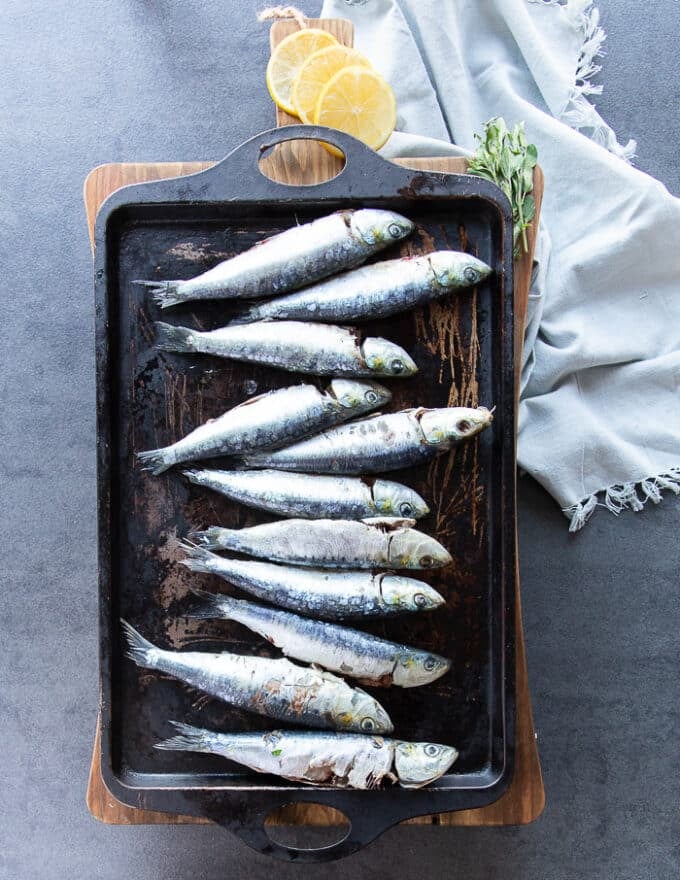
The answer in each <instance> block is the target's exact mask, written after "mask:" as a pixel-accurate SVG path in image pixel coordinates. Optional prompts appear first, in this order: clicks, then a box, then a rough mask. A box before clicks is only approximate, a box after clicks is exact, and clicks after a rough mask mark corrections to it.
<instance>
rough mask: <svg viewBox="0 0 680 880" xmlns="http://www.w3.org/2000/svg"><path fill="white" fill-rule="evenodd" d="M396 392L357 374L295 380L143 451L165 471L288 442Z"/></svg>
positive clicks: (145, 460) (143, 457)
mask: <svg viewBox="0 0 680 880" xmlns="http://www.w3.org/2000/svg"><path fill="white" fill-rule="evenodd" d="M391 396H392V395H391V394H390V392H389V391H388V390H387V389H386V388H383V387H382V385H378V384H377V383H376V382H355V381H353V380H352V379H334V380H333V381H332V382H331V383H330V385H329V386H328V388H327V389H326V390H325V391H319V389H318V388H315V387H314V385H291V386H290V387H289V388H279V389H278V390H276V391H270V392H269V393H268V394H261V395H259V396H258V397H252V398H251V399H250V400H246V401H245V402H244V403H240V404H239V405H238V406H235V407H234V408H233V409H230V410H228V411H227V412H226V413H224V414H223V415H221V416H220V417H219V418H217V419H211V420H210V421H209V422H206V424H205V425H201V426H200V427H198V428H196V429H195V430H194V431H192V432H191V433H190V434H187V436H186V437H183V438H182V439H181V440H178V441H177V442H176V443H173V444H172V445H171V446H165V447H163V448H162V449H152V450H150V451H148V452H140V453H138V456H137V457H138V458H139V459H140V460H141V461H142V462H143V463H144V464H145V465H146V466H147V470H150V471H151V472H152V473H154V474H160V473H162V472H163V471H166V470H167V469H168V468H170V467H172V466H173V465H174V464H178V463H179V462H182V461H194V460H196V459H201V458H211V457H212V456H216V455H232V456H233V455H239V454H243V453H244V452H248V451H250V450H254V449H262V448H265V449H266V448H271V447H276V446H282V445H284V444H285V443H289V442H291V441H292V440H295V439H299V438H300V437H306V436H308V435H309V434H313V433H314V432H316V431H320V430H322V429H323V428H327V427H329V426H330V425H337V424H338V423H339V422H344V421H345V420H346V419H351V418H353V417H354V416H357V415H359V414H361V413H366V412H370V410H372V409H376V408H377V407H379V406H382V404H383V403H385V402H386V401H388V400H389V399H390V397H391Z"/></svg>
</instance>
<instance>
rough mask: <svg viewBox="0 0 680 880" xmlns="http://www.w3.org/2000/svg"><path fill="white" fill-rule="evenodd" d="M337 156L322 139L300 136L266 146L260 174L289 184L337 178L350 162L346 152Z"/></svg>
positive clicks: (339, 152) (262, 155) (308, 184)
mask: <svg viewBox="0 0 680 880" xmlns="http://www.w3.org/2000/svg"><path fill="white" fill-rule="evenodd" d="M333 149H334V150H336V152H337V153H338V155H337V156H335V155H332V154H331V153H329V151H328V150H327V149H325V148H324V147H322V146H321V141H313V140H308V139H307V138H297V139H296V140H290V141H284V142H283V143H282V144H276V146H273V147H265V148H263V149H262V151H261V154H260V158H259V159H258V162H257V166H258V168H259V170H260V174H263V175H264V176H265V177H267V178H269V180H273V181H274V182H275V183H283V184H285V185H286V186H315V185H318V184H321V183H327V182H328V181H329V180H333V178H334V177H337V176H338V174H340V173H341V171H342V170H343V168H344V167H345V164H346V159H345V155H344V153H342V151H340V150H339V149H338V148H337V147H333Z"/></svg>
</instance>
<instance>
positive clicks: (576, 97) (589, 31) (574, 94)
mask: <svg viewBox="0 0 680 880" xmlns="http://www.w3.org/2000/svg"><path fill="white" fill-rule="evenodd" d="M529 2H530V3H542V4H543V5H544V6H560V7H561V8H562V9H563V10H564V12H565V15H566V16H567V18H568V19H569V21H570V22H571V24H572V25H573V27H574V29H575V30H576V31H577V32H578V33H580V34H581V37H582V43H581V51H580V53H579V58H578V61H577V64H576V70H575V71H574V83H573V85H572V87H571V92H570V93H569V98H568V100H567V103H566V105H565V107H564V109H563V110H562V112H561V114H560V116H559V119H560V121H561V122H564V123H566V124H567V125H568V126H570V127H571V128H574V129H576V130H577V131H581V130H582V129H585V131H583V132H582V133H583V134H586V135H587V136H588V137H589V138H590V139H591V140H593V141H595V143H597V144H599V145H600V146H602V147H604V148H605V149H606V150H609V152H610V153H613V154H614V155H615V156H618V157H619V158H620V159H623V160H624V161H626V162H631V161H632V159H633V158H634V157H635V150H636V149H637V144H636V143H635V141H634V140H629V141H628V143H627V144H620V143H619V141H618V139H617V137H616V133H615V132H614V130H613V129H612V128H610V127H609V126H608V125H607V123H606V122H605V121H604V120H603V119H602V117H601V116H600V114H599V113H598V112H597V110H596V109H595V105H594V104H591V103H590V101H589V100H588V98H589V96H590V95H600V94H602V86H601V85H595V84H594V83H593V82H592V78H593V77H594V76H595V75H596V74H598V73H599V72H600V70H602V65H601V64H597V62H596V60H595V59H596V58H599V57H601V56H602V55H604V51H603V49H602V44H603V43H604V41H605V40H606V39H607V35H606V33H605V31H604V28H603V27H602V26H601V25H600V10H599V9H598V8H597V7H596V6H594V5H593V3H594V0H529Z"/></svg>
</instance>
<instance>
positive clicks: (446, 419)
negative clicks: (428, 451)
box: [420, 406, 493, 447]
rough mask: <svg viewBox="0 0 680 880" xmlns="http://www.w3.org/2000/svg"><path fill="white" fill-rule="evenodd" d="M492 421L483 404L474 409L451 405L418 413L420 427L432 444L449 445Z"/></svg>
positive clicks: (469, 435) (472, 435)
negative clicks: (446, 407)
mask: <svg viewBox="0 0 680 880" xmlns="http://www.w3.org/2000/svg"><path fill="white" fill-rule="evenodd" d="M492 421H493V413H492V412H491V410H488V409H487V408H486V407H485V406H478V407H477V408H476V409H473V408H472V407H467V406H452V407H449V408H448V409H429V410H426V411H425V412H424V413H422V414H421V415H420V429H421V431H422V432H423V436H424V437H425V440H426V441H427V442H428V443H429V444H431V445H432V446H439V445H443V446H447V447H448V446H451V445H452V444H454V443H460V442H461V441H463V440H467V439H468V438H469V437H474V435H475V434H479V432H480V431H483V430H484V428H488V426H489V425H490V424H491V422H492Z"/></svg>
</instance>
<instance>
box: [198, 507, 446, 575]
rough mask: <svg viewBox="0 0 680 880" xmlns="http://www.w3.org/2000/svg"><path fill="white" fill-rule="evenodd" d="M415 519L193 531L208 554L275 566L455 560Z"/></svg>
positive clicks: (428, 564) (427, 564)
mask: <svg viewBox="0 0 680 880" xmlns="http://www.w3.org/2000/svg"><path fill="white" fill-rule="evenodd" d="M413 525H414V520H412V519H410V520H408V519H407V520H404V519H380V518H374V519H372V520H370V521H366V522H356V521H354V520H345V519H284V520H279V521H278V522H273V523H264V524H263V525H259V526H251V527H250V528H245V529H223V528H220V527H219V526H214V527H212V528H209V529H206V530H205V531H201V532H192V533H191V534H190V535H189V538H190V540H192V541H195V542H196V543H198V544H200V545H201V546H202V547H205V548H206V549H207V550H231V551H235V552H237V553H245V554H246V555H248V556H259V557H262V558H264V559H271V560H273V561H274V562H290V563H292V564H293V565H311V566H318V567H319V568H411V569H415V568H441V566H443V565H448V564H449V562H451V556H450V554H449V553H448V551H447V550H446V549H445V548H444V547H442V545H441V544H440V543H439V541H435V539H434V538H431V537H430V536H429V535H425V534H424V533H423V532H418V531H416V530H415V529H413V528H411V526H413Z"/></svg>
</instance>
